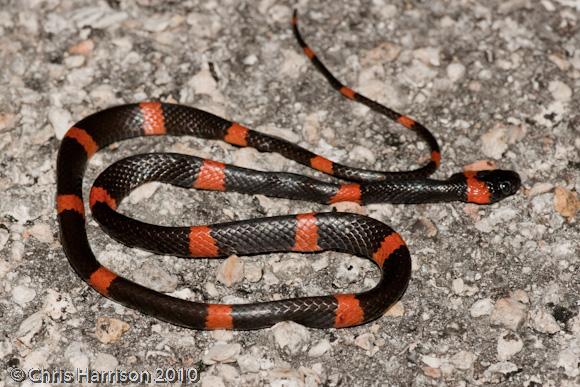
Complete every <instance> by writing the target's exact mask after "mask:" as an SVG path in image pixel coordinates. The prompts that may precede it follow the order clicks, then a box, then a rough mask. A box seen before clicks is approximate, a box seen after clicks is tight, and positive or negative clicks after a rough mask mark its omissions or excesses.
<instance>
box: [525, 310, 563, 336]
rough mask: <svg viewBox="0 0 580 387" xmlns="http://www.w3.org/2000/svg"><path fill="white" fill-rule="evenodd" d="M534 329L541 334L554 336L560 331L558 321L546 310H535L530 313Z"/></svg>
mask: <svg viewBox="0 0 580 387" xmlns="http://www.w3.org/2000/svg"><path fill="white" fill-rule="evenodd" d="M530 319H531V321H532V327H533V328H534V329H535V330H536V331H538V332H541V333H549V334H553V333H556V332H559V331H560V325H558V321H556V319H555V318H554V316H552V315H551V314H550V313H549V312H548V311H547V310H545V309H535V310H533V311H532V312H531V313H530Z"/></svg>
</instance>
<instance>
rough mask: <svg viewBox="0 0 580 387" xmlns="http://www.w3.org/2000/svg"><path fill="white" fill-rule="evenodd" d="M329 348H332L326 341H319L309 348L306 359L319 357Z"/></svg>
mask: <svg viewBox="0 0 580 387" xmlns="http://www.w3.org/2000/svg"><path fill="white" fill-rule="evenodd" d="M331 348H332V346H331V345H330V342H329V341H328V340H326V339H322V340H319V341H318V342H317V343H316V344H314V345H313V346H312V347H310V350H309V351H308V357H320V356H322V355H324V354H325V353H326V352H328V351H329V350H330V349H331Z"/></svg>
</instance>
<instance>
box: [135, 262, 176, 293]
mask: <svg viewBox="0 0 580 387" xmlns="http://www.w3.org/2000/svg"><path fill="white" fill-rule="evenodd" d="M134 278H135V281H137V282H138V283H140V284H145V286H147V287H150V288H152V289H154V290H156V291H158V292H162V293H171V292H174V291H175V290H176V289H177V284H178V282H179V280H178V278H177V276H175V275H173V274H170V273H169V272H167V271H166V270H164V269H162V268H161V267H159V265H154V264H152V263H145V264H143V265H142V266H141V267H140V268H138V269H137V270H136V271H135V273H134Z"/></svg>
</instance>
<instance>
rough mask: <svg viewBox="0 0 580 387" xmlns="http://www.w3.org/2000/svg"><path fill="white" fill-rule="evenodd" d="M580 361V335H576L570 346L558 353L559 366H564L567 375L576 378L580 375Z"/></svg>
mask: <svg viewBox="0 0 580 387" xmlns="http://www.w3.org/2000/svg"><path fill="white" fill-rule="evenodd" d="M579 363H580V336H576V337H574V338H573V339H572V340H571V341H570V344H569V345H568V348H566V349H564V350H562V351H560V353H559V354H558V363H557V367H561V368H564V373H565V374H566V375H567V376H569V377H571V378H575V377H577V376H578V375H580V367H578V364H579Z"/></svg>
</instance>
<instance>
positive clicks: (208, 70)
mask: <svg viewBox="0 0 580 387" xmlns="http://www.w3.org/2000/svg"><path fill="white" fill-rule="evenodd" d="M347 3H348V4H347ZM298 8H299V9H300V11H301V18H300V21H301V26H302V31H303V33H304V34H305V37H306V39H307V41H308V42H309V43H310V45H311V46H312V48H313V49H314V50H315V51H317V52H318V54H319V55H320V57H321V58H322V59H323V60H324V61H325V62H326V63H327V64H328V66H329V67H330V68H331V69H333V70H334V71H335V72H336V74H337V76H338V77H339V78H341V79H343V80H344V81H345V82H346V83H347V84H349V85H351V86H352V87H353V88H355V89H356V90H358V91H360V92H362V93H363V94H366V95H367V96H369V97H371V98H374V99H377V100H379V101H381V102H384V103H386V104H387V105H389V106H392V107H394V108H396V109H398V110H400V111H402V112H405V113H407V114H409V115H411V116H413V117H414V118H416V119H418V120H419V121H421V122H423V123H424V124H425V125H426V126H428V127H430V128H432V130H433V132H434V133H435V135H436V137H437V138H438V140H439V141H440V143H441V144H442V149H443V156H442V157H443V164H442V168H441V171H440V172H438V173H437V176H439V177H445V176H448V175H450V174H451V173H454V172H457V171H459V170H461V168H463V167H465V166H466V165H469V164H471V163H473V162H476V161H478V163H477V164H476V166H478V167H482V166H483V167H486V166H488V165H490V164H491V165H496V166H497V167H501V168H503V169H514V170H516V171H518V172H519V173H520V174H521V176H522V181H523V188H522V189H521V191H520V192H519V193H518V194H517V195H516V196H514V197H511V198H509V199H507V200H504V201H502V202H500V203H498V204H495V205H492V206H485V207H484V206H481V207H478V206H475V205H466V204H462V203H453V204H429V205H427V204H426V205H415V206H393V205H388V204H385V205H372V206H368V207H366V208H359V207H357V206H355V205H341V206H339V207H340V208H339V210H348V211H357V212H363V213H366V214H368V215H370V216H372V217H374V218H377V219H379V220H381V221H384V222H385V223H388V224H390V225H391V226H392V227H393V228H395V229H396V230H398V231H399V232H400V233H401V234H402V236H403V237H404V239H405V240H406V241H407V243H408V245H409V247H410V250H411V253H412V255H413V278H412V280H411V283H410V286H409V289H408V290H407V293H406V294H405V296H404V297H403V299H402V301H401V302H400V303H399V304H397V305H396V306H395V307H393V308H392V309H391V310H390V311H389V312H388V313H387V314H386V315H385V316H384V317H382V318H381V319H379V320H378V321H376V322H373V323H370V324H367V325H364V326H360V327H357V328H351V329H343V330H311V329H306V328H304V327H301V326H299V325H297V324H294V323H282V324H279V325H277V326H276V327H274V328H272V329H268V330H261V331H255V332H222V331H216V332H197V331H191V330H186V329H182V328H179V327H175V326H172V325H169V324H166V323H163V322H160V321H158V320H156V319H153V318H150V317H147V316H144V315H141V314H140V313H138V312H135V311H133V310H129V309H126V308H123V307H121V306H119V305H117V304H115V303H113V302H110V301H108V300H106V299H105V298H103V297H101V296H100V295H98V294H97V293H96V292H94V291H92V290H91V289H89V288H87V286H86V285H85V284H84V283H83V282H82V281H81V280H80V279H79V278H78V277H77V276H76V275H75V274H74V273H73V271H72V270H71V268H70V266H69V264H68V262H67V260H66V258H65V256H64V253H63V251H62V249H61V246H60V244H59V242H58V234H57V224H56V220H55V210H54V207H55V206H54V195H55V159H56V153H57V150H58V146H59V143H60V139H61V138H62V136H63V134H64V132H65V131H66V129H67V128H68V127H69V126H70V125H71V124H72V123H73V122H75V121H76V120H79V119H80V118H82V117H84V116H85V115H87V114H89V113H91V112H94V111H97V110H99V109H102V108H104V107H107V106H110V105H114V104H119V103H125V102H134V101H141V100H147V99H160V100H164V101H173V102H179V103H183V104H189V105H193V106H196V107H199V108H202V109H206V110H209V111H212V112H214V113H217V114H219V115H223V116H224V117H226V118H230V119H233V120H237V121H240V122H242V123H243V124H245V125H247V126H250V127H252V128H255V129H258V130H261V131H265V132H268V133H273V134H276V135H278V136H281V137H284V138H286V139H289V140H291V141H294V142H298V143H300V144H301V145H303V146H305V147H307V148H309V149H311V150H313V151H316V152H319V153H321V154H323V155H325V156H327V157H329V158H332V159H334V160H335V161H340V162H343V163H347V164H350V165H354V166H361V167H371V166H372V167H373V168H378V169H385V170H397V169H409V168H410V167H411V166H413V165H415V166H416V165H419V164H421V162H422V161H424V158H425V153H426V152H424V150H425V146H424V145H423V144H422V143H421V142H420V141H418V140H417V139H416V138H415V137H413V136H410V135H408V134H407V133H405V132H404V130H401V129H400V128H398V127H396V126H395V125H392V124H390V123H387V122H386V121H385V119H384V118H381V117H378V116H377V115H374V114H371V113H369V111H368V109H366V108H364V107H361V106H358V105H356V104H354V103H352V102H349V101H347V100H345V99H344V98H341V97H340V95H338V94H337V93H336V92H334V91H333V90H332V89H331V88H330V87H329V86H328V85H327V84H326V82H325V81H324V79H323V78H322V76H321V75H320V74H319V73H317V72H316V71H315V69H314V68H313V66H312V65H310V63H309V62H308V61H307V59H306V58H305V57H304V56H303V55H302V53H301V52H300V49H299V47H298V46H297V44H296V42H295V41H294V39H293V37H292V35H291V30H290V24H289V20H290V13H291V8H290V5H289V4H288V2H283V1H276V0H261V1H256V2H250V1H247V2H238V1H234V0H223V1H220V2H218V1H212V0H210V1H201V0H200V1H182V2H181V1H153V0H138V1H134V2H121V1H119V0H109V1H92V0H91V1H89V0H84V1H72V0H46V1H42V0H26V1H17V0H14V1H10V0H0V65H1V66H2V71H1V72H0V86H1V89H2V92H1V93H0V165H1V167H2V168H1V170H0V189H1V190H2V200H0V367H1V368H2V371H0V386H13V385H16V384H17V383H16V382H14V381H13V380H12V378H11V377H10V374H9V372H8V369H9V368H10V367H20V368H22V369H25V370H28V369H34V368H45V369H48V370H69V371H73V370H75V369H76V368H79V369H86V368H87V367H90V368H91V369H94V370H114V369H117V368H121V369H125V370H147V371H150V372H153V371H154V370H155V369H156V367H165V369H170V368H172V367H173V368H185V369H188V368H190V369H192V368H195V369H197V370H198V371H200V373H201V380H202V381H201V385H203V386H223V385H225V386H234V385H244V386H258V385H273V386H303V385H305V386H316V385H328V386H338V385H340V386H355V385H357V386H358V385H361V386H362V385H365V386H367V385H384V386H406V385H416V386H422V385H449V386H466V385H490V384H498V385H514V386H522V385H523V386H577V385H580V370H579V364H580V315H579V307H580V300H579V297H578V294H579V291H580V282H579V278H578V271H579V269H580V259H579V254H578V251H579V247H578V246H579V243H578V241H579V240H580V237H579V227H578V216H577V215H576V213H577V210H578V208H579V207H580V204H579V202H578V199H577V192H578V191H579V190H580V174H579V168H580V157H579V154H580V153H579V150H580V113H579V110H578V107H579V106H580V93H579V92H578V90H580V89H579V86H580V48H579V47H580V33H579V30H580V27H579V23H580V20H579V19H580V3H579V2H578V0H541V1H539V0H535V1H534V0H509V1H495V0H494V1H479V2H477V1H443V0H435V1H429V2H420V1H402V0H401V1H399V0H397V1H386V0H373V1H367V0H353V1H349V2H344V4H341V2H330V1H326V2H322V1H314V0H312V1H307V0H303V1H299V2H298ZM353 138H354V141H353ZM152 150H158V151H161V150H165V151H168V150H169V151H178V152H182V153H190V154H196V155H201V156H205V157H212V158H214V159H217V160H221V161H225V162H233V163H235V164H237V165H242V166H248V167H252V168H256V169H264V170H286V171H294V172H300V173H310V174H312V172H311V171H309V170H307V169H305V168H302V167H300V166H296V165H295V164H294V163H292V162H290V161H287V160H285V159H283V158H282V157H280V156H278V155H270V154H265V155H259V154H257V152H255V151H253V150H251V149H235V148H233V147H231V146H229V145H226V144H224V143H221V142H210V141H202V140H198V139H193V138H163V139H146V140H143V139H141V140H132V141H128V142H125V143H123V144H121V145H119V146H114V147H110V148H108V149H107V150H105V151H103V152H100V153H99V154H98V155H97V156H96V157H95V158H94V160H93V161H91V166H90V170H89V172H88V179H86V181H85V184H87V185H86V187H85V188H86V189H88V188H89V185H88V184H89V183H90V182H91V181H92V179H94V178H95V177H96V175H97V173H98V172H99V171H100V170H102V169H103V168H104V167H105V166H107V165H109V164H110V163H111V162H113V161H114V160H117V159H120V158H122V157H126V156H127V155H130V154H134V153H140V152H147V151H152ZM315 175H316V174H315ZM205 203H207V205H206V204H205ZM324 208H325V207H324V206H320V205H315V204H311V203H306V202H302V201H290V200H278V199H271V198H266V197H263V196H259V195H258V196H256V197H249V196H243V195H238V194H233V193H232V194H230V193H228V194H215V193H207V192H189V191H185V190H179V189H176V188H172V187H165V186H160V185H154V184H151V185H148V186H145V187H143V188H141V189H139V190H137V191H136V192H134V193H133V194H132V195H131V196H130V198H129V199H128V200H127V201H126V202H125V203H124V204H123V205H122V210H123V211H124V212H126V213H128V214H131V215H133V216H135V217H137V218H139V219H142V220H145V221H150V222H156V223H161V224H182V225H187V224H196V223H198V224H199V223H205V222H215V221H225V220H232V219H246V218H251V217H256V216H260V215H275V214H288V213H297V212H304V211H311V210H322V209H324ZM89 234H90V235H89V237H90V239H91V241H92V244H93V246H94V249H95V251H96V252H97V255H98V257H99V259H101V260H102V261H103V262H104V263H105V264H106V265H108V266H110V267H112V268H113V269H114V270H115V271H118V272H120V273H124V274H125V275H127V276H129V277H130V278H133V279H134V280H136V281H138V282H141V283H144V284H148V285H149V286H153V287H155V288H156V289H158V290H161V291H164V292H167V293H171V294H173V295H175V296H178V297H182V298H186V299H191V300H212V301H214V302H218V301H219V302H240V301H241V302H243V301H249V300H252V301H256V300H267V299H275V298H282V297H295V296H300V295H314V294H325V293H332V292H337V291H341V292H346V291H352V290H360V289H363V288H368V287H370V286H372V284H373V283H374V281H376V279H377V272H376V270H375V269H374V268H373V266H372V265H371V264H370V263H369V262H366V261H363V260H361V259H358V258H353V257H348V256H345V255H342V254H337V253H324V254H320V255H299V254H296V255H287V254H286V255H284V254H279V255H270V256H267V257H266V256H258V257H251V258H240V259H238V258H236V257H232V258H229V259H228V260H227V261H225V264H224V263H223V262H220V261H217V260H198V261H187V260H183V259H177V258H173V257H159V256H153V255H151V254H149V253H143V252H138V251H135V250H133V249H129V248H126V247H124V246H122V245H119V244H117V243H115V242H114V241H112V240H111V239H110V238H109V237H108V236H106V235H104V234H103V233H102V232H101V231H100V230H99V229H98V226H97V225H96V224H95V223H94V221H91V222H90V224H89ZM30 384H31V382H30V381H27V382H24V383H22V385H30ZM77 384H78V383H77ZM137 384H138V383H135V385H137ZM172 385H180V383H174V384H172Z"/></svg>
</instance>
